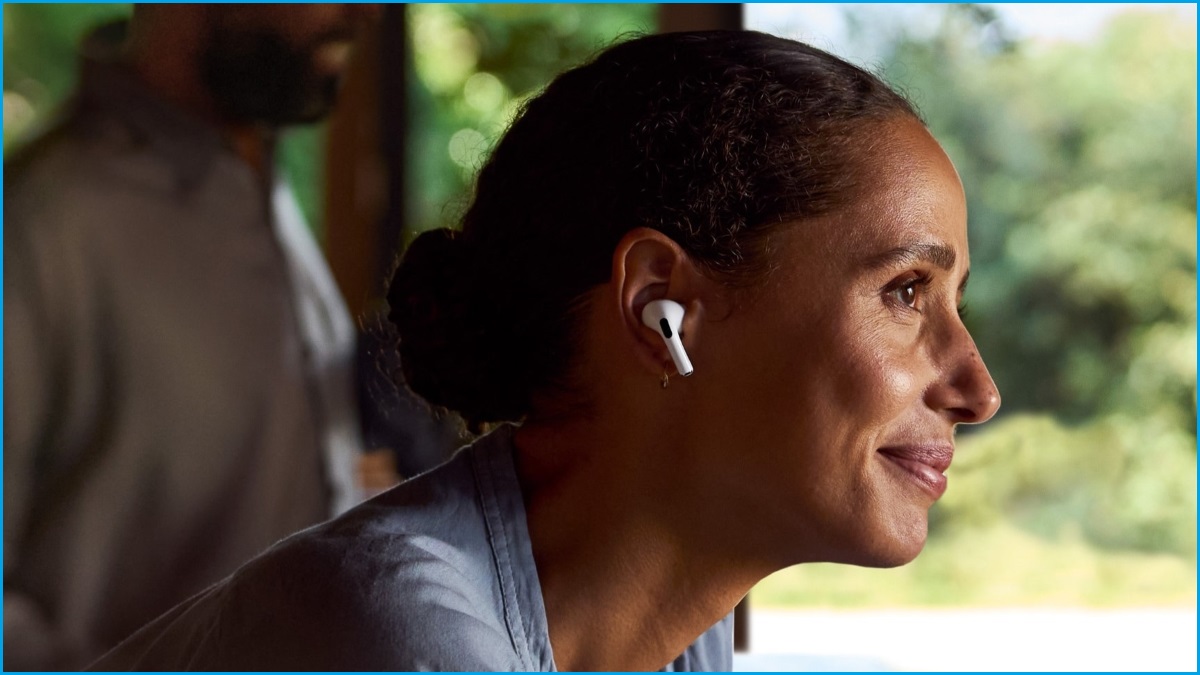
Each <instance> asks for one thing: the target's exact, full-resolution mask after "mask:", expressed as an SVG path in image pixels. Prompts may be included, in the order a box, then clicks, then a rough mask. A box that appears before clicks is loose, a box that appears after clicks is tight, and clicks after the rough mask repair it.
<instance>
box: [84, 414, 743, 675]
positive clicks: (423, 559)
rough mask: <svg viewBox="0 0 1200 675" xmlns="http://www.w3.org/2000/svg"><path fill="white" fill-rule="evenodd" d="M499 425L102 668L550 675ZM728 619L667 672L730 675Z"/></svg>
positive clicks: (277, 553)
mask: <svg viewBox="0 0 1200 675" xmlns="http://www.w3.org/2000/svg"><path fill="white" fill-rule="evenodd" d="M512 430H513V427H509V426H504V427H501V428H499V429H498V430H496V431H494V432H492V433H491V434H489V435H488V436H485V437H484V438H482V439H480V440H479V441H477V442H476V443H475V444H474V445H471V446H468V447H467V448H465V449H464V450H462V451H461V452H459V453H458V454H457V455H456V456H455V457H454V458H453V459H451V460H450V461H449V462H447V463H446V464H443V465H442V466H440V467H438V468H436V469H434V470H433V471H431V472H429V473H426V474H424V475H422V476H419V477H417V478H415V479H413V480H410V481H408V482H407V483H404V484H402V485H400V486H399V487H396V488H393V489H392V490H391V491H389V492H386V493H384V494H383V495H380V496H379V497H376V498H375V499H373V500H371V501H369V502H366V503H365V504H362V505H360V506H358V507H356V508H355V509H353V510H352V511H350V512H349V513H347V514H346V515H344V516H342V517H340V518H338V519H336V520H333V521H331V522H328V523H324V524H322V525H318V526H316V527H313V528H310V529H308V530H306V531H304V532H302V533H299V534H297V535H295V536H293V537H290V538H288V539H286V540H285V541H283V542H280V543H279V544H278V545H276V546H275V547H274V548H272V549H271V550H270V551H268V552H266V553H265V554H263V555H262V556H260V557H258V558H256V559H255V560H253V561H252V562H250V563H248V564H246V565H245V566H244V567H242V568H241V569H240V570H238V571H237V572H236V573H235V574H234V575H232V576H231V577H230V578H228V579H226V580H225V581H223V582H221V583H219V584H217V585H216V586H213V587H212V588H209V589H208V590H206V591H204V592H203V593H201V594H199V595H197V596H196V597H194V598H192V599H191V600H189V601H187V602H186V603H183V604H182V605H179V606H178V607H176V608H175V609H173V610H171V612H170V613H168V614H166V615H164V616H163V617H161V618H160V619H159V620H157V621H155V622H154V623H152V624H150V625H149V626H147V627H146V628H144V629H143V630H141V631H139V632H138V633H137V634H135V635H134V636H133V637H132V638H130V639H129V640H128V641H126V642H125V643H123V644H121V645H120V646H119V647H117V648H116V649H115V650H113V651H112V652H110V653H109V654H107V655H106V656H105V657H103V658H102V659H101V660H100V661H98V662H97V663H95V664H93V666H92V668H93V669H96V670H130V669H133V670H539V671H548V670H554V656H553V654H552V652H551V648H550V636H549V632H548V629H547V625H546V614H545V608H544V605H543V601H542V593H541V586H540V584H539V582H538V575H537V569H536V567H535V564H534V559H533V551H532V548H531V546H530V541H529V532H528V530H527V528H526V518H525V507H524V502H523V499H522V494H521V488H520V484H519V482H518V480H517V475H516V469H515V464H514V452H515V450H514V446H513V444H512ZM732 639H733V634H732V615H730V616H728V617H726V618H725V619H723V620H721V621H720V622H718V623H717V624H716V625H714V626H713V627H712V628H711V629H709V630H708V631H707V632H705V633H703V634H702V635H700V636H699V637H698V639H697V640H696V642H695V643H693V644H692V645H691V646H690V647H688V648H687V650H686V651H685V652H684V653H683V654H682V655H680V657H679V658H678V659H676V660H675V661H674V662H673V663H671V664H667V668H668V669H673V670H729V669H730V667H731V666H732V658H733V657H732V647H733V642H732Z"/></svg>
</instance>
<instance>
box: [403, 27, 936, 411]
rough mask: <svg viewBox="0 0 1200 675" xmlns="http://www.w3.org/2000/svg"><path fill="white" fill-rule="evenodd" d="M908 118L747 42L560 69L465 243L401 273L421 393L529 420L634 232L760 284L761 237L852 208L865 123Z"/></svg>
mask: <svg viewBox="0 0 1200 675" xmlns="http://www.w3.org/2000/svg"><path fill="white" fill-rule="evenodd" d="M902 115H907V116H910V117H913V118H917V113H916V112H915V111H914V110H913V108H912V106H911V105H910V104H909V103H908V102H907V101H906V100H905V99H904V98H903V97H902V96H900V95H899V94H897V93H895V92H894V91H892V90H891V89H890V88H889V87H888V86H887V85H886V84H884V83H883V82H882V81H880V79H879V78H877V77H875V76H874V75H871V74H870V73H868V72H866V71H864V70H862V69H860V68H858V67H856V66H853V65H851V64H849V63H846V62H845V61H842V60H841V59H838V58H836V57H834V56H832V55H830V54H827V53H825V52H823V51H821V50H819V49H815V48H813V47H810V46H808V45H805V44H802V43H799V42H795V41H792V40H787V39H783V38H778V37H773V36H770V35H766V34H763V33H757V32H751V31H706V32H695V33H670V34H664V35H652V36H647V37H641V38H637V39H634V40H630V41H628V42H625V43H623V44H619V45H617V46H615V47H612V48H610V49H608V50H606V51H604V52H603V53H601V54H600V55H599V56H597V57H596V58H595V59H594V60H593V61H591V62H590V63H587V64H585V65H583V66H580V67H578V68H575V69H572V70H570V71H567V72H566V73H563V74H562V75H560V76H559V77H558V78H557V79H555V80H554V81H553V82H551V83H550V85H549V86H547V87H546V89H545V91H543V92H542V93H541V94H540V95H539V96H537V97H535V98H534V99H532V100H531V101H529V103H528V104H527V105H526V106H525V109H524V110H523V112H522V113H521V115H520V116H519V117H518V118H517V120H516V121H515V122H514V123H513V125H512V127H511V128H510V129H509V130H508V132H507V133H506V134H505V136H504V138H503V139H502V140H501V141H500V143H499V144H498V145H497V147H496V149H495V151H494V152H493V153H492V156H491V158H490V159H489V160H488V162H487V164H486V165H484V167H483V169H482V170H481V172H480V174H479V179H478V183H477V187H476V192H475V198H474V201H473V202H472V204H471V206H470V208H469V210H468V211H467V213H466V215H465V217H464V218H463V222H462V229H461V232H456V231H453V230H449V229H442V230H434V231H431V232H427V233H425V234H422V235H421V236H420V237H418V238H417V240H416V241H415V242H413V244H412V246H411V247H410V248H409V250H408V251H407V253H406V255H405V257H404V259H403V261H402V263H401V265H400V267H399V269H398V270H397V272H396V274H395V276H394V277H393V280H392V285H391V289H390V291H389V293H388V301H389V304H390V305H391V313H390V318H391V320H392V321H393V322H394V323H395V324H396V327H397V328H398V331H399V334H400V336H401V337H400V356H401V363H402V367H403V369H404V375H405V378H406V380H407V382H408V385H409V386H410V387H411V388H412V389H413V391H415V392H417V393H418V394H420V395H422V396H424V397H425V399H426V400H428V401H429V402H430V403H433V404H436V405H440V406H444V407H447V408H449V409H451V410H456V411H458V412H459V413H460V414H462V415H463V417H464V418H465V419H467V420H468V421H469V422H475V423H478V422H482V421H501V420H517V419H520V418H521V417H523V416H524V415H526V414H527V413H528V412H529V411H530V407H531V398H532V396H533V394H534V392H536V391H539V390H541V389H543V388H545V387H547V386H549V385H551V384H553V383H556V382H560V381H561V379H562V378H563V376H564V375H565V374H566V372H567V369H568V366H569V364H570V358H571V355H572V353H573V339H572V338H573V336H572V332H573V329H574V325H575V323H576V314H577V313H576V312H575V311H574V310H575V309H576V308H577V306H578V304H579V300H580V299H581V297H582V296H583V295H584V294H585V293H586V292H587V291H588V290H589V289H591V288H593V287H594V286H596V285H598V284H601V283H604V282H605V281H606V280H607V279H608V278H609V273H610V269H611V256H612V253H613V250H614V249H615V247H616V244H617V243H618V242H619V241H620V239H621V237H622V236H624V234H625V233H626V232H628V231H629V230H631V229H633V228H635V227H649V228H653V229H655V230H658V231H660V232H662V233H664V234H666V235H667V236H669V237H671V238H672V239H673V240H675V241H676V242H677V243H678V244H679V245H680V246H681V247H682V248H683V249H684V250H685V251H686V252H687V253H688V255H689V256H691V257H692V259H693V260H695V261H697V262H698V263H700V264H702V265H703V266H704V268H705V269H707V270H708V271H710V272H711V273H712V274H713V275H715V276H716V277H717V278H720V279H722V280H724V281H726V282H727V283H730V284H746V283H752V282H753V281H754V280H756V279H759V278H761V276H762V274H763V273H764V272H765V271H767V270H768V269H769V266H770V264H771V261H770V260H768V259H767V258H769V257H770V256H769V255H764V254H763V252H762V251H761V249H762V248H763V247H762V243H763V241H764V239H765V237H764V235H766V234H768V233H769V232H771V231H772V230H773V229H774V228H775V227H776V226H777V225H778V224H780V223H783V222H785V221H791V220H798V219H804V218H811V217H814V216H819V215H822V214H825V213H829V212H831V211H833V210H835V209H837V208H838V207H840V206H843V205H845V204H846V203H847V202H849V201H850V200H852V199H853V198H854V197H855V195H856V194H857V189H856V188H857V183H856V175H857V173H858V171H856V170H855V167H856V162H857V161H859V159H860V155H863V154H864V147H865V146H869V145H870V143H869V140H870V137H869V134H871V133H873V130H875V129H878V128H879V125H878V124H870V123H872V122H878V121H880V120H884V119H888V118H894V117H897V116H902Z"/></svg>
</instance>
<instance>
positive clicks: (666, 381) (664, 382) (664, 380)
mask: <svg viewBox="0 0 1200 675" xmlns="http://www.w3.org/2000/svg"><path fill="white" fill-rule="evenodd" d="M670 383H671V376H670V375H668V374H667V371H665V370H664V371H663V378H662V388H663V389H666V388H667V385H668V384H670Z"/></svg>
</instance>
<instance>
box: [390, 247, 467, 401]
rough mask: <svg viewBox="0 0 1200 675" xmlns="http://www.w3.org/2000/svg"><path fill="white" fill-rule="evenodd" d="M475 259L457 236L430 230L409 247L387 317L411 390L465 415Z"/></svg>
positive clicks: (394, 280) (393, 284)
mask: <svg viewBox="0 0 1200 675" xmlns="http://www.w3.org/2000/svg"><path fill="white" fill-rule="evenodd" d="M473 257H474V256H473V255H472V252H471V247H470V246H469V245H468V244H467V243H466V242H465V241H464V240H463V239H462V235H461V233H459V232H457V231H455V230H450V229H445V228H443V229H438V230H430V231H428V232H425V233H423V234H421V235H420V236H419V237H417V239H416V240H415V241H413V243H412V244H411V245H409V247H408V250H407V251H406V252H405V254H404V257H403V258H402V259H401V261H400V266H399V267H398V268H397V269H396V272H395V274H394V275H393V276H392V282H391V286H390V287H389V289H388V305H389V312H388V318H389V319H390V320H391V322H392V323H393V324H395V326H396V329H397V332H398V333H399V336H400V363H401V367H402V369H403V371H404V377H405V380H406V382H407V384H408V386H409V388H410V389H412V390H413V391H414V392H416V393H417V394H419V395H421V396H422V397H424V398H425V399H426V400H427V401H429V402H430V403H432V404H435V405H440V406H445V407H447V408H450V409H452V410H458V411H461V412H463V413H464V416H467V415H468V414H469V413H470V412H471V410H470V409H471V408H472V407H473V406H472V405H470V404H469V402H468V401H465V400H464V393H463V392H464V389H469V388H470V387H469V385H470V383H471V380H472V377H473V373H472V372H471V370H472V369H471V368H470V361H471V359H470V358H469V355H470V354H473V353H476V351H477V345H478V343H479V339H480V338H481V332H480V329H479V325H480V324H479V322H478V320H476V321H471V320H470V319H471V318H472V316H473V315H474V312H473V307H472V305H473V304H474V303H473V301H472V298H473V297H474V293H473V287H474V286H475V283H474V277H473V272H474V269H475V267H476V266H475V265H474V262H473ZM475 318H476V319H478V318H479V317H475ZM464 385H465V386H464Z"/></svg>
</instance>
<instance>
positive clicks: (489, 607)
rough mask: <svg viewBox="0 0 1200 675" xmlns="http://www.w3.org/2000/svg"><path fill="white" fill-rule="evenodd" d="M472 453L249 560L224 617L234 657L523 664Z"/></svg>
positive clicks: (344, 664) (406, 666)
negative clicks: (505, 606)
mask: <svg viewBox="0 0 1200 675" xmlns="http://www.w3.org/2000/svg"><path fill="white" fill-rule="evenodd" d="M465 454H466V453H460V456H458V457H456V458H455V459H454V460H452V461H451V462H450V463H448V464H446V465H443V466H442V467H441V468H439V469H437V470H435V471H434V472H432V473H430V474H427V475H426V476H423V477H420V478H418V479H415V480H414V481H411V482H409V483H406V484H405V485H402V486H400V487H399V488H396V489H395V490H392V491H391V492H389V493H386V494H385V495H382V496H381V497H380V498H377V499H375V500H372V501H370V502H368V503H366V504H363V505H361V506H359V507H358V508H356V509H353V510H351V511H350V512H349V513H348V514H346V516H343V517H342V518H338V519H336V520H334V521H331V522H329V523H326V524H325V525H322V526H318V527H315V528H312V529H310V530H307V531H305V532H303V533H301V534H299V535H296V536H294V537H291V538H289V539H288V540H285V541H284V542H281V543H280V544H279V545H278V546H277V547H275V548H274V549H272V550H271V551H270V552H269V553H268V554H267V555H265V556H263V557H261V558H260V559H258V560H256V561H255V562H253V563H251V564H250V565H247V566H246V567H245V568H243V570H241V571H240V572H239V573H238V575H237V577H236V579H235V580H233V583H232V584H231V587H230V594H229V596H228V597H227V599H226V606H227V609H226V611H225V612H224V613H223V615H222V618H221V621H220V630H221V633H222V635H221V642H222V643H225V644H226V650H225V651H226V652H227V656H228V657H230V658H233V654H234V653H236V654H238V656H237V657H236V658H237V661H236V662H229V663H226V664H223V665H226V666H230V667H236V668H240V669H251V670H253V669H259V668H268V669H277V668H281V667H282V668H293V667H294V668H299V667H303V668H306V669H311V668H329V669H337V670H347V669H350V670H359V669H362V670H373V669H387V670H430V669H437V670H495V669H509V668H515V667H519V663H518V662H517V658H516V655H515V651H514V647H513V643H512V638H511V636H510V634H509V631H508V628H507V625H506V623H505V620H504V613H503V601H502V598H501V597H500V595H499V591H498V588H497V584H496V580H495V568H494V565H493V563H492V555H491V548H490V545H489V540H488V535H487V530H486V525H485V523H484V519H483V515H482V514H481V513H480V511H479V507H478V501H477V499H476V498H475V490H474V487H473V482H474V481H473V478H472V475H471V471H470V466H469V460H468V458H467V457H465V456H463V455H465ZM264 606H269V607H274V608H276V609H275V610H273V611H269V612H264V611H261V608H262V607H264ZM277 641H279V642H282V644H277ZM266 645H274V647H276V648H260V647H264V646H266ZM231 647H232V649H231ZM284 654H286V655H287V656H286V657H284V658H285V661H286V662H280V660H279V657H280V655H284ZM256 655H257V656H256Z"/></svg>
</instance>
